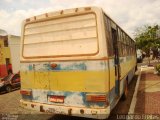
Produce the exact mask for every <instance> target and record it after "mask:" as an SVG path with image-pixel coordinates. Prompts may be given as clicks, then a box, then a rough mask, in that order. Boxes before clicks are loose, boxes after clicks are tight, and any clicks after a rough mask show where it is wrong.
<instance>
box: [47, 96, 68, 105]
mask: <svg viewBox="0 0 160 120" xmlns="http://www.w3.org/2000/svg"><path fill="white" fill-rule="evenodd" d="M64 98H65V96H56V95H48V101H49V102H53V103H64Z"/></svg>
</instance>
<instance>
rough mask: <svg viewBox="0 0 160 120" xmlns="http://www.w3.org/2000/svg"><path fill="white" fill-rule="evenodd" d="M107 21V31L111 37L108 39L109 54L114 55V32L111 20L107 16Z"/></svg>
mask: <svg viewBox="0 0 160 120" xmlns="http://www.w3.org/2000/svg"><path fill="white" fill-rule="evenodd" d="M105 23H106V25H107V26H108V27H106V28H107V29H106V30H107V31H106V32H108V33H109V39H108V40H107V48H108V55H109V57H111V56H113V55H114V51H113V41H112V33H111V23H110V20H109V19H108V18H107V17H106V16H105Z"/></svg>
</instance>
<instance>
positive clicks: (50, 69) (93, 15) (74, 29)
mask: <svg viewBox="0 0 160 120" xmlns="http://www.w3.org/2000/svg"><path fill="white" fill-rule="evenodd" d="M104 30H105V29H104V21H103V13H102V10H101V9H99V8H96V7H84V8H75V9H68V10H61V11H57V12H51V13H46V14H43V15H39V16H34V17H32V18H28V19H26V20H25V21H24V25H23V27H22V40H21V71H20V73H21V91H20V93H21V95H22V99H21V101H20V102H21V106H23V107H25V108H28V109H35V110H38V111H41V112H47V113H55V114H65V115H73V116H81V117H91V118H98V119H102V118H106V117H107V116H108V114H109V112H110V108H109V101H108V97H109V94H108V90H109V81H108V79H109V75H108V74H109V72H108V63H107V51H106V47H105V46H106V42H105V41H106V40H105V33H104Z"/></svg>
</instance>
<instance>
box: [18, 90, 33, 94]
mask: <svg viewBox="0 0 160 120" xmlns="http://www.w3.org/2000/svg"><path fill="white" fill-rule="evenodd" d="M31 92H32V91H27V90H20V94H22V95H31Z"/></svg>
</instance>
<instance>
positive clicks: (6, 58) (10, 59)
mask: <svg viewBox="0 0 160 120" xmlns="http://www.w3.org/2000/svg"><path fill="white" fill-rule="evenodd" d="M19 50H20V37H19V36H14V35H8V34H7V32H6V31H4V30H1V29H0V78H2V77H5V76H7V75H8V74H9V70H10V71H12V72H13V73H16V72H18V71H19V68H20V59H19V53H20V52H19ZM9 66H10V67H9Z"/></svg>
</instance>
